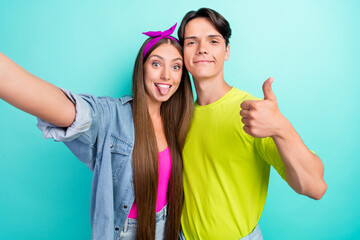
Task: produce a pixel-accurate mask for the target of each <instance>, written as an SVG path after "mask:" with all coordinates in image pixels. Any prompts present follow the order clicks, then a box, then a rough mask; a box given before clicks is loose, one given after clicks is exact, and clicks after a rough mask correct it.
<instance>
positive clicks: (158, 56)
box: [149, 54, 183, 62]
mask: <svg viewBox="0 0 360 240" xmlns="http://www.w3.org/2000/svg"><path fill="white" fill-rule="evenodd" d="M152 57H157V58H160V59H161V60H165V59H164V58H163V57H161V56H160V55H157V54H154V55H151V56H150V57H149V59H150V58H152ZM178 60H180V61H182V60H183V59H182V58H174V59H173V60H171V61H173V62H174V61H178Z"/></svg>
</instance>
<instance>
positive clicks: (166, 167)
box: [128, 147, 171, 218]
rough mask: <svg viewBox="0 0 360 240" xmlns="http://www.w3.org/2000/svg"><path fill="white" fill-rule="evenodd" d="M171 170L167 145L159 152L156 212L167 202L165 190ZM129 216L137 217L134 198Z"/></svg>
mask: <svg viewBox="0 0 360 240" xmlns="http://www.w3.org/2000/svg"><path fill="white" fill-rule="evenodd" d="M170 172H171V155H170V149H169V147H167V148H166V149H165V150H164V151H161V152H159V182H158V192H157V198H156V212H159V211H160V210H161V209H162V208H163V207H164V206H165V205H166V203H167V190H168V185H169V178H170ZM128 217H129V218H137V208H136V200H135V201H134V203H133V205H132V207H131V209H130V213H129V216H128Z"/></svg>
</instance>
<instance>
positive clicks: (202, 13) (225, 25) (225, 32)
mask: <svg viewBox="0 0 360 240" xmlns="http://www.w3.org/2000/svg"><path fill="white" fill-rule="evenodd" d="M199 17H205V18H208V19H209V20H210V21H211V22H212V23H213V24H214V26H215V28H216V30H217V31H218V32H219V33H220V34H221V35H222V36H223V38H224V39H225V43H226V46H227V45H228V44H229V39H230V36H231V28H230V24H229V22H228V21H227V20H226V19H225V18H224V17H223V16H222V15H221V14H220V13H218V12H216V11H215V10H212V9H210V8H200V9H199V10H197V11H190V12H188V13H187V14H186V15H185V17H184V18H183V20H182V22H181V25H180V27H179V30H178V37H179V42H180V45H181V46H184V37H185V36H184V35H185V26H186V24H187V23H188V22H190V21H191V20H193V19H195V18H199Z"/></svg>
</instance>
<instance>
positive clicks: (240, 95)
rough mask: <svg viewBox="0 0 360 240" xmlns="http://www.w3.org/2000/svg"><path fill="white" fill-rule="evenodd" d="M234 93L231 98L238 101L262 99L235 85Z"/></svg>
mask: <svg viewBox="0 0 360 240" xmlns="http://www.w3.org/2000/svg"><path fill="white" fill-rule="evenodd" d="M232 91H233V92H232V95H231V98H232V99H234V100H236V101H241V102H242V101H245V100H261V99H260V98H258V97H255V96H253V95H252V94H250V93H248V92H245V91H243V90H240V89H238V88H236V87H233V89H232Z"/></svg>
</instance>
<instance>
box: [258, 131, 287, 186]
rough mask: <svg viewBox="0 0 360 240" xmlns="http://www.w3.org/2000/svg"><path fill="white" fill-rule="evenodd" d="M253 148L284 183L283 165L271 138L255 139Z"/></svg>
mask: <svg viewBox="0 0 360 240" xmlns="http://www.w3.org/2000/svg"><path fill="white" fill-rule="evenodd" d="M255 146H256V149H257V151H258V153H259V155H260V156H261V158H263V159H264V160H265V161H266V162H267V163H268V164H270V165H271V166H273V168H275V170H276V171H277V172H278V174H279V175H280V176H281V177H282V178H283V179H284V180H285V181H286V175H285V167H284V163H283V161H282V159H281V156H280V153H279V151H278V150H277V147H276V145H275V143H274V140H273V139H272V138H271V137H267V138H255Z"/></svg>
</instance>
